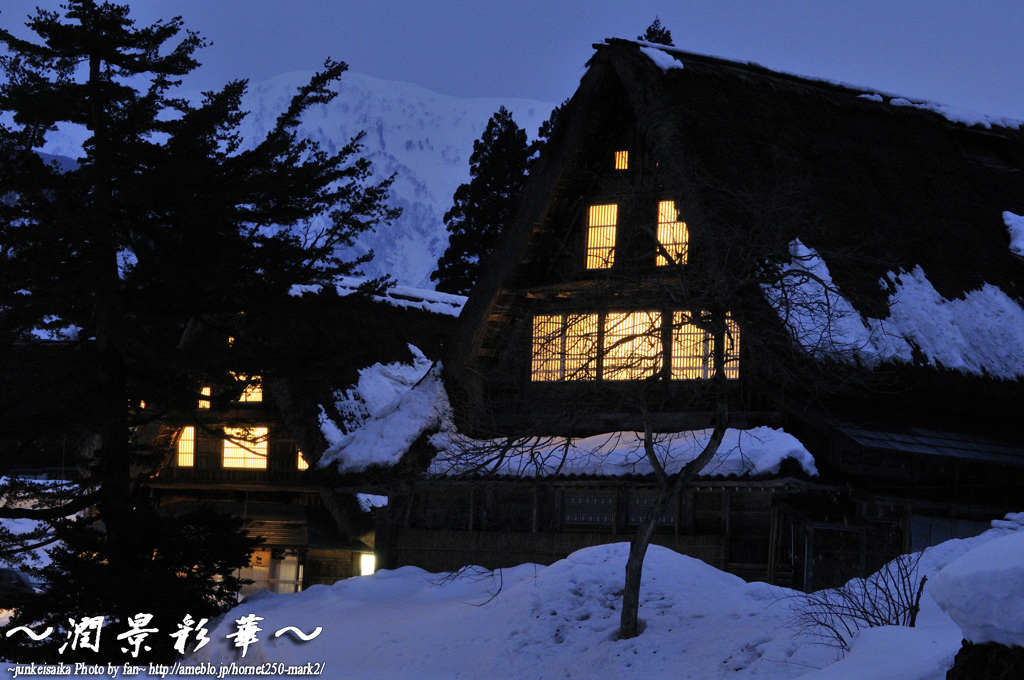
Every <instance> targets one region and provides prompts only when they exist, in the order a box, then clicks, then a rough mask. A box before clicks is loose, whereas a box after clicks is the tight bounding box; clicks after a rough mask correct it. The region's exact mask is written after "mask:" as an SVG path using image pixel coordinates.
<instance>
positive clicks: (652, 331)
mask: <svg viewBox="0 0 1024 680" xmlns="http://www.w3.org/2000/svg"><path fill="white" fill-rule="evenodd" d="M661 355H662V349H661V313H660V312H629V313H614V314H608V315H607V316H606V317H605V326H604V379H605V380H642V379H644V378H647V377H649V376H651V375H653V374H655V373H657V372H658V369H659V368H660V367H661V366H660V365H661Z"/></svg>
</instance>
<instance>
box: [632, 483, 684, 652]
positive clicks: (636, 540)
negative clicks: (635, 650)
mask: <svg viewBox="0 0 1024 680" xmlns="http://www.w3.org/2000/svg"><path fill="white" fill-rule="evenodd" d="M672 495H673V494H672V490H671V489H669V488H667V487H666V485H664V484H662V485H661V487H659V489H658V496H657V498H656V499H655V501H654V503H652V504H651V507H649V508H648V509H647V512H645V513H644V516H643V519H641V520H640V526H639V527H637V530H636V534H634V535H633V540H632V541H630V544H629V558H628V559H627V560H626V585H625V588H624V589H623V591H622V613H621V615H620V616H619V638H620V639H623V640H628V639H629V638H634V637H636V636H637V635H639V634H640V632H641V631H640V623H639V618H638V617H639V613H640V582H641V580H642V577H643V570H644V557H645V556H646V555H647V548H648V546H650V545H651V539H652V538H653V537H654V529H655V527H657V526H658V518H659V517H661V516H663V515H664V514H665V510H666V509H667V508H668V502H669V500H671V498H672Z"/></svg>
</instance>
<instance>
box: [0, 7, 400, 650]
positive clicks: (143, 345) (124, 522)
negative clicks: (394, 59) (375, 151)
mask: <svg viewBox="0 0 1024 680" xmlns="http://www.w3.org/2000/svg"><path fill="white" fill-rule="evenodd" d="M27 26H28V28H29V29H30V30H31V31H32V32H33V33H34V35H35V38H34V39H29V40H22V39H19V38H17V37H15V36H14V35H13V34H11V33H10V32H8V31H6V30H3V29H0V42H2V43H3V44H4V45H5V47H6V53H5V54H4V55H3V56H0V70H2V71H3V73H4V75H5V76H6V78H5V81H4V82H3V83H2V84H0V112H3V113H4V114H5V116H4V117H3V118H0V121H2V122H0V353H4V354H13V353H16V352H18V351H21V350H23V349H25V348H27V347H28V348H30V347H31V346H32V345H34V344H37V343H36V342H35V340H34V338H35V336H38V335H39V334H40V333H47V334H49V335H50V336H51V337H58V338H60V339H61V340H62V341H63V342H62V345H63V347H65V348H66V350H67V351H66V352H61V355H62V356H65V357H66V356H69V355H73V356H74V358H75V360H74V361H73V362H71V363H70V364H69V365H68V366H67V372H66V373H56V372H55V371H58V370H59V369H63V368H64V367H63V366H61V367H57V366H54V367H53V368H52V369H48V370H50V374H49V376H48V377H49V379H50V381H51V383H52V384H54V385H64V384H81V383H85V384H86V385H87V386H88V389H87V391H84V390H83V393H85V394H87V395H88V396H87V398H84V399H80V400H78V401H75V402H73V403H62V402H60V401H58V400H56V399H51V400H49V401H46V400H43V401H42V402H40V403H41V405H40V406H39V408H38V409H37V411H35V412H33V413H25V412H24V410H18V409H14V408H10V409H7V410H4V411H3V412H0V417H2V418H3V423H2V424H3V427H2V428H0V429H3V430H5V433H4V434H5V435H6V436H10V433H12V432H14V431H15V430H19V431H21V430H24V435H23V437H22V439H21V441H22V443H23V444H24V443H25V442H29V444H31V440H32V438H33V437H35V436H36V435H37V434H38V432H39V431H40V430H39V427H37V425H38V423H40V422H42V423H48V425H47V431H48V433H49V434H61V433H65V434H66V433H71V434H74V435H76V436H78V437H80V438H82V439H84V440H87V441H91V442H93V445H92V446H91V447H90V449H91V450H90V452H89V454H90V455H89V457H88V459H87V461H86V464H87V466H88V472H87V475H86V478H85V479H84V481H82V482H81V483H80V484H79V485H78V486H77V487H76V488H75V489H74V490H73V492H72V493H70V496H69V495H68V492H67V490H66V489H65V490H63V491H62V493H63V495H60V496H57V495H54V496H52V497H48V498H44V499H39V500H38V501H37V502H35V503H26V504H23V505H20V506H19V507H13V505H12V504H8V505H6V506H4V507H0V517H25V518H31V519H37V520H40V521H44V522H61V521H63V520H62V518H65V517H69V516H71V515H72V514H73V513H76V512H78V511H81V510H86V509H92V511H93V512H92V514H90V521H91V522H92V524H93V527H94V528H93V530H96V529H95V528H96V527H101V531H102V534H103V537H102V541H99V542H98V543H97V544H96V550H95V554H93V555H91V556H90V555H87V552H88V551H79V552H77V553H75V554H73V555H69V556H68V557H67V560H63V561H62V564H63V566H64V567H66V568H67V569H69V570H70V571H69V573H68V575H67V576H66V577H65V579H64V580H65V582H64V583H62V587H61V592H63V593H64V594H65V595H67V593H75V592H77V593H79V594H80V595H81V597H79V598H77V599H76V598H75V597H73V596H70V597H68V596H66V597H64V599H63V600H62V601H61V602H62V604H57V603H56V602H55V604H54V607H55V608H52V609H50V610H49V612H50V614H52V615H53V616H57V615H59V621H57V620H56V619H54V623H55V625H61V626H64V625H66V623H67V618H68V616H72V617H73V616H76V615H81V616H95V615H99V614H107V615H108V621H112V620H113V619H117V620H120V621H122V622H123V621H124V617H125V616H128V615H134V614H135V613H138V611H142V610H138V611H132V609H133V608H135V607H136V606H137V604H136V603H135V602H133V601H132V599H131V598H132V597H133V596H134V595H137V594H138V593H140V592H144V591H145V582H144V581H143V580H141V579H146V578H150V579H152V578H153V576H152V572H153V570H152V569H141V568H140V559H142V560H149V561H150V562H151V563H152V566H153V569H156V570H158V571H159V570H160V569H165V570H168V569H175V570H177V571H172V572H171V573H172V574H173V575H172V576H171V577H170V578H172V579H173V578H178V579H184V580H185V581H187V582H189V583H198V582H199V581H202V580H203V578H206V577H208V576H210V574H211V572H204V575H203V576H202V577H198V576H197V575H196V572H194V571H190V570H189V569H188V567H187V565H186V566H182V565H178V564H173V563H172V562H163V563H159V564H158V563H157V559H156V555H157V552H159V549H158V548H157V547H155V546H154V545H153V543H152V540H151V539H152V535H153V534H152V531H151V530H147V527H146V524H145V523H140V522H138V521H137V518H138V517H139V513H140V512H144V511H145V508H146V505H147V498H148V494H147V490H146V487H145V479H146V474H147V473H148V472H150V471H152V470H153V463H154V462H153V461H152V460H150V459H149V457H148V454H149V453H150V451H149V450H148V449H147V448H146V446H145V442H143V441H142V438H141V436H140V433H141V432H142V431H143V430H144V428H145V426H146V425H147V424H150V423H152V422H154V421H156V420H158V419H160V418H161V417H163V416H165V415H166V414H167V413H171V412H180V411H182V410H184V411H189V410H194V409H195V405H196V403H197V400H198V398H199V393H200V385H204V384H205V385H209V384H221V383H224V384H225V385H226V386H227V387H228V388H229V391H228V395H229V396H230V395H231V394H232V390H233V394H234V395H236V396H237V394H239V393H240V392H241V390H242V389H244V387H245V385H244V384H242V382H241V381H238V380H236V377H237V376H239V375H259V374H261V373H262V374H265V373H266V372H271V371H272V370H273V368H274V363H273V362H274V357H270V356H267V355H266V354H262V353H261V352H260V347H263V346H267V345H268V344H272V343H263V342H249V343H246V342H238V343H236V346H235V347H232V348H231V349H230V352H229V350H227V349H226V345H227V342H226V335H225V336H224V340H225V341H223V342H221V343H220V346H221V349H220V350H219V351H205V352H193V351H191V350H190V348H189V345H187V344H182V343H180V342H179V341H180V340H181V338H182V333H183V331H184V329H185V327H186V325H187V324H189V323H191V324H193V325H194V324H197V323H198V324H199V325H200V326H205V327H206V328H208V329H212V330H213V331H224V327H223V325H222V322H223V320H224V319H236V318H238V316H239V314H240V313H244V314H245V316H244V319H245V322H244V328H243V330H242V332H243V333H245V332H249V333H251V334H252V335H254V336H258V335H259V334H260V333H264V332H266V329H267V328H270V327H271V326H272V324H269V323H268V324H263V323H262V320H272V319H273V316H274V309H275V308H279V307H280V306H281V305H284V304H286V303H287V299H288V291H289V289H290V288H291V287H292V286H294V285H296V284H318V283H321V284H322V283H326V282H328V281H330V280H332V279H333V278H334V277H335V276H337V275H340V274H349V273H353V272H355V271H356V269H357V267H358V265H359V264H360V261H346V260H344V259H342V258H340V257H339V256H338V255H337V252H338V247H339V246H343V245H346V244H349V243H351V241H352V239H353V238H354V237H355V236H356V235H357V234H359V233H360V232H362V231H364V230H366V229H372V228H374V227H375V226H376V225H378V224H381V223H386V222H387V221H389V220H391V219H393V218H394V217H395V216H396V214H397V213H396V212H395V211H393V210H390V209H388V208H387V207H386V205H385V200H386V195H387V190H388V187H389V185H390V180H388V181H385V182H381V183H376V184H374V183H371V182H370V181H369V163H368V161H366V160H365V159H364V158H361V157H360V156H359V150H360V146H359V138H358V137H357V138H355V139H353V140H352V141H351V142H350V143H349V144H348V145H347V146H345V147H344V148H343V149H341V150H340V151H339V152H338V153H336V154H328V153H327V152H325V151H323V150H321V149H320V148H318V147H317V145H316V144H314V143H311V142H309V141H305V140H302V139H299V138H298V137H297V135H296V127H297V125H298V123H299V120H300V118H301V116H302V114H303V112H304V111H306V110H307V109H308V108H310V107H311V106H314V105H317V104H321V103H325V102H328V101H330V100H331V99H332V98H333V97H334V96H335V93H334V92H333V91H332V89H331V85H332V83H333V82H334V81H336V80H337V79H338V78H339V77H340V76H341V74H342V73H343V71H344V70H345V69H346V66H345V64H343V63H341V62H335V61H330V60H328V61H327V62H326V64H325V66H324V69H323V71H322V72H320V73H318V74H316V75H315V76H314V77H313V78H312V79H311V80H310V81H309V83H307V84H306V85H305V86H303V87H302V88H300V89H299V91H298V93H297V94H296V95H295V97H294V98H293V99H292V101H291V103H290V105H289V107H288V108H287V110H286V111H284V112H283V113H281V115H280V116H279V117H278V119H277V121H276V124H275V125H274V126H273V127H272V128H271V130H270V131H269V132H268V133H267V134H266V136H265V137H263V138H262V139H259V140H255V141H254V142H253V143H250V144H247V145H245V146H243V144H242V140H241V139H240V136H239V131H238V129H239V127H238V126H239V124H240V122H241V120H242V118H243V117H244V115H245V114H244V112H243V111H242V110H241V108H240V106H241V98H242V95H243V93H244V91H245V87H246V84H245V83H244V82H241V81H239V82H232V83H229V84H228V85H226V86H225V87H224V88H222V89H221V90H219V91H214V92H210V93H206V94H205V98H204V99H203V101H202V102H200V103H198V104H193V103H189V102H187V101H185V100H183V99H181V98H178V97H176V96H174V90H175V87H176V86H177V85H178V84H179V81H178V80H177V79H178V78H180V77H181V76H183V75H184V74H186V73H188V72H189V71H191V70H192V69H194V68H196V67H197V65H198V64H197V61H196V60H195V57H194V55H195V52H196V51H197V50H198V49H199V48H201V47H202V46H203V45H204V42H203V40H202V39H201V38H200V37H199V36H198V35H196V34H195V33H192V32H189V31H184V29H183V26H182V22H181V19H180V18H174V19H171V20H168V21H161V22H157V23H155V24H153V25H150V26H145V27H139V26H136V25H135V24H134V22H133V21H132V20H131V18H130V16H129V8H128V7H127V6H120V5H114V4H111V3H102V4H98V3H96V2H95V1H93V0H69V1H68V2H67V4H66V5H65V6H63V7H62V10H61V11H60V12H51V11H44V10H37V13H36V14H35V15H34V16H32V17H30V19H29V21H28V23H27ZM58 124H64V125H72V126H77V127H79V128H81V129H85V130H87V132H88V138H87V141H86V142H85V144H84V146H83V149H82V156H81V158H80V159H78V162H77V164H76V165H75V166H74V167H71V168H68V167H66V166H64V167H61V166H59V165H57V164H55V163H51V162H48V161H47V160H46V159H45V158H44V157H43V156H41V155H40V153H39V148H40V147H41V146H42V145H43V143H44V140H45V137H46V135H47V134H48V133H49V132H51V131H52V130H54V129H55V128H56V126H57V125H58ZM314 218H319V221H318V222H317V228H316V229H309V228H308V227H309V222H310V220H312V219H314ZM262 339H263V338H261V340H262ZM207 349H209V348H207ZM8 387H9V386H8ZM19 389H21V390H24V391H25V392H26V393H29V392H31V391H32V390H38V389H39V386H38V385H31V384H26V385H22V386H19ZM71 391H72V392H74V390H71ZM7 392H9V390H7V391H5V394H6V393H7ZM143 403H145V404H146V407H145V408H141V405H142V404H143ZM0 406H7V405H4V404H0ZM0 492H2V489H0ZM146 516H150V515H146ZM154 522H156V520H154ZM75 526H76V527H77V528H78V530H82V529H81V526H80V524H76V525H75ZM154 526H155V524H154ZM157 535H168V536H170V535H177V534H175V532H174V531H172V530H167V531H162V532H157ZM0 538H2V537H0ZM65 538H67V536H66V535H65ZM227 543H230V541H227V542H226V543H225V544H227ZM67 545H70V543H67ZM205 545H207V546H209V545H212V544H211V543H210V542H207V543H206V544H205ZM232 545H235V546H236V548H237V549H238V550H240V551H241V557H242V558H244V557H245V553H246V551H247V550H250V549H251V544H246V543H245V542H237V541H236V542H233V543H232ZM246 545H248V547H246ZM154 551H157V552H154ZM76 555H77V556H78V558H79V559H78V560H77V561H76V557H75V556H76ZM238 559H239V555H238V554H237V553H236V554H235V556H234V558H230V559H229V558H226V557H225V558H223V559H219V560H218V561H217V562H216V564H217V565H218V567H217V569H215V570H214V571H215V572H218V573H221V574H226V573H229V572H230V571H231V570H232V569H234V568H236V567H237V562H238ZM90 561H91V562H97V561H98V562H99V563H102V565H103V575H104V578H105V579H108V580H109V581H110V582H111V583H113V584H116V585H117V587H115V588H107V589H105V590H104V591H103V592H104V593H105V594H106V596H107V597H108V598H109V601H108V602H107V603H106V605H108V607H109V611H104V612H97V611H86V609H85V606H86V604H95V602H93V600H91V599H90V598H88V597H86V596H85V594H86V593H88V592H91V590H90V589H91V588H92V587H93V586H95V582H93V581H92V580H91V579H90V577H89V574H90V573H92V572H91V570H90V568H89V566H88V562H90ZM195 564H199V562H196V563H195ZM76 565H77V566H76ZM161 565H163V566H161ZM197 569H198V567H197ZM224 570H226V571H224ZM176 592H179V594H180V595H181V601H183V602H190V601H191V602H201V601H208V597H207V594H206V592H205V591H204V590H203V589H202V588H199V587H196V588H192V589H187V588H186V589H185V590H184V591H176ZM185 592H191V593H192V596H191V597H192V599H191V600H189V599H188V596H186V595H185V594H183V593H185ZM76 602H78V603H81V604H79V605H75V603H76ZM65 606H66V607H70V609H69V608H65ZM56 607H60V608H56ZM35 611H36V614H33V615H32V616H42V614H41V613H40V612H43V611H45V609H39V608H37V609H36V610H35ZM153 613H154V614H155V613H158V612H153ZM193 616H195V615H193ZM29 618H31V617H29ZM17 620H18V621H20V622H21V623H22V624H24V623H28V622H29V619H27V618H25V617H24V616H22V617H19V618H18V619H17ZM33 620H35V621H39V620H41V619H33ZM165 623H166V622H165ZM5 655H6V656H8V658H13V657H12V656H11V654H10V653H7V654H5Z"/></svg>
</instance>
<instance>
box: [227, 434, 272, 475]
mask: <svg viewBox="0 0 1024 680" xmlns="http://www.w3.org/2000/svg"><path fill="white" fill-rule="evenodd" d="M267 434H268V429H267V428H265V427H225V428H224V437H225V439H224V452H223V455H224V457H223V465H224V467H225V468H229V469H243V470H265V469H266V468H267Z"/></svg>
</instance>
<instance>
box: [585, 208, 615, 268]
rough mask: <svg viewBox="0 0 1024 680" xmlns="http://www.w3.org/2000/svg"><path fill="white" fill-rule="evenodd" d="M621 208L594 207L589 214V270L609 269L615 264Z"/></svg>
mask: <svg viewBox="0 0 1024 680" xmlns="http://www.w3.org/2000/svg"><path fill="white" fill-rule="evenodd" d="M618 216H619V206H617V205H615V204H614V203H612V204H608V205H592V206H590V210H589V211H588V213H587V269H607V268H608V267H611V266H612V264H613V263H614V262H615V225H616V223H617V221H618Z"/></svg>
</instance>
